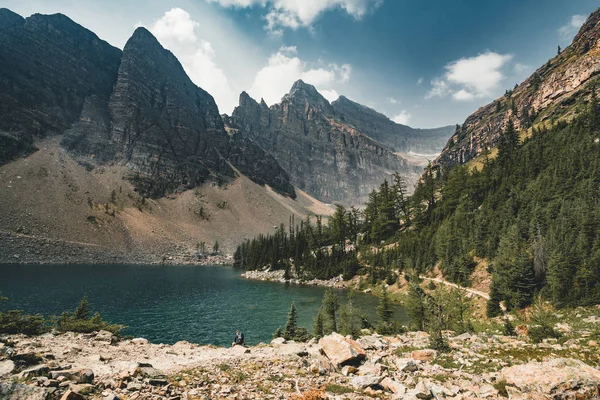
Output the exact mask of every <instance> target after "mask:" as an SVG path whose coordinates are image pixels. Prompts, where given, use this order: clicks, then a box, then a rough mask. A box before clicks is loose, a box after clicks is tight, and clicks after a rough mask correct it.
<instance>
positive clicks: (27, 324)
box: [0, 310, 49, 335]
mask: <svg viewBox="0 0 600 400" xmlns="http://www.w3.org/2000/svg"><path fill="white" fill-rule="evenodd" d="M46 322H47V321H46V320H45V319H44V317H43V316H41V315H28V314H23V311H20V310H11V311H5V312H0V333H4V334H9V335H10V334H16V333H23V334H25V335H41V334H42V333H45V332H48V330H49V327H48V325H47V323H46Z"/></svg>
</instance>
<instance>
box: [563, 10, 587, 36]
mask: <svg viewBox="0 0 600 400" xmlns="http://www.w3.org/2000/svg"><path fill="white" fill-rule="evenodd" d="M586 20H587V17H586V16H585V15H572V16H571V18H569V22H568V23H567V24H566V25H563V26H561V27H560V28H559V30H558V33H559V34H560V36H561V38H563V39H565V40H568V39H571V38H573V36H575V34H576V33H577V32H578V31H579V28H581V27H582V26H583V24H584V23H585V21H586Z"/></svg>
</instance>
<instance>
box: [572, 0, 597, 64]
mask: <svg viewBox="0 0 600 400" xmlns="http://www.w3.org/2000/svg"><path fill="white" fill-rule="evenodd" d="M599 38H600V9H598V10H596V11H594V12H593V13H592V14H591V15H590V16H589V18H588V19H587V21H585V23H584V24H583V26H582V27H581V29H580V30H579V33H578V34H577V36H575V39H573V49H574V50H575V52H576V53H577V54H585V53H587V52H588V51H590V50H591V49H593V48H594V47H596V46H597V45H598V39H599Z"/></svg>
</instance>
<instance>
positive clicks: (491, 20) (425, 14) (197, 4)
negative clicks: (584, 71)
mask: <svg viewBox="0 0 600 400" xmlns="http://www.w3.org/2000/svg"><path fill="white" fill-rule="evenodd" d="M2 6H4V7H8V8H10V9H12V10H13V11H15V12H18V13H20V14H21V15H23V16H29V15H31V14H32V13H35V12H41V13H54V12H62V13H64V14H66V15H68V16H69V17H71V18H72V19H74V20H75V21H76V22H78V23H80V24H81V25H83V26H85V27H87V28H89V29H91V30H92V31H94V32H95V33H97V34H98V36H100V37H101V38H103V39H105V40H107V41H108V42H110V43H111V44H113V45H115V46H117V47H120V48H122V47H123V46H124V44H125V43H126V41H127V39H128V38H129V36H130V35H131V33H132V32H133V30H134V29H135V27H136V26H145V27H147V28H148V29H150V30H151V31H152V32H153V33H154V34H155V35H156V36H157V37H158V39H159V40H160V41H161V43H162V44H163V45H164V46H165V47H167V48H169V49H170V50H172V51H173V52H174V53H175V54H176V55H177V56H178V57H179V58H180V61H181V62H182V64H183V65H184V67H185V69H186V71H187V72H188V74H189V75H190V77H191V78H192V80H194V82H196V83H197V84H198V85H199V86H201V87H203V88H204V89H206V90H208V91H209V92H210V93H211V94H212V95H213V96H214V97H215V99H216V101H217V104H218V105H219V108H220V111H221V112H223V113H231V111H232V109H233V107H234V106H235V105H236V104H237V98H238V96H239V93H240V92H241V91H242V90H246V91H248V92H249V93H250V94H251V95H252V96H253V97H255V98H257V100H258V99H260V98H261V97H264V98H265V100H266V101H267V103H268V104H273V103H275V102H277V101H278V100H279V99H280V98H281V97H282V96H283V94H285V93H286V92H287V91H288V90H289V88H290V87H291V84H292V83H293V82H294V81H295V80H297V79H304V80H305V81H307V82H309V83H312V84H314V85H315V86H317V88H318V89H319V90H320V91H321V92H322V93H323V94H324V95H325V96H326V97H327V98H328V99H330V100H333V99H335V98H336V97H337V96H338V95H341V94H343V95H346V96H347V97H349V98H351V99H353V100H356V101H358V102H360V103H363V104H366V105H368V106H370V107H373V108H375V109H377V110H378V111H381V112H383V113H384V114H386V115H388V116H389V117H390V118H392V119H394V120H396V121H398V122H401V123H405V124H408V125H410V126H414V127H435V126H441V125H446V124H455V123H461V122H462V121H464V119H465V118H466V117H467V116H468V115H469V114H471V113H472V112H473V111H475V110H476V109H477V108H478V107H480V106H483V105H485V104H487V103H489V102H490V101H491V100H493V99H495V98H497V97H498V96H500V95H502V94H503V93H504V91H505V90H506V89H507V88H511V87H513V86H514V84H515V83H519V82H521V81H522V80H523V79H525V78H526V77H527V76H529V75H530V74H531V73H532V72H533V70H535V68H537V67H539V66H540V65H542V64H544V63H545V62H546V61H547V60H548V59H549V58H551V57H553V56H554V55H555V54H556V51H557V46H558V45H561V46H562V47H563V48H564V47H566V46H567V45H568V44H569V43H570V42H571V40H572V38H573V36H574V35H575V33H576V32H577V29H578V27H579V26H580V25H581V24H582V23H583V21H584V20H585V17H587V16H588V15H589V14H590V13H591V12H592V11H594V10H595V9H596V8H597V7H598V3H597V1H592V0H574V1H566V0H537V1H534V0H502V1H498V0H496V1H488V0H453V1H448V0H431V1H424V0H178V1H164V0H163V1H158V0H149V1H144V6H140V2H139V1H137V0H136V1H134V0H104V1H102V2H100V1H91V0H3V1H2Z"/></svg>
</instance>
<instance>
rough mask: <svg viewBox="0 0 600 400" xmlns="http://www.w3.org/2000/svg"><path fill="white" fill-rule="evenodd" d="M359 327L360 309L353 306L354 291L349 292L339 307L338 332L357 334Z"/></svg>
mask: <svg viewBox="0 0 600 400" xmlns="http://www.w3.org/2000/svg"><path fill="white" fill-rule="evenodd" d="M360 328H361V318H360V311H359V309H358V308H356V307H355V306H354V292H349V293H348V298H347V301H346V303H345V304H344V305H342V306H341V307H340V334H342V335H344V336H346V335H350V336H358V334H359V333H360Z"/></svg>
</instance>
